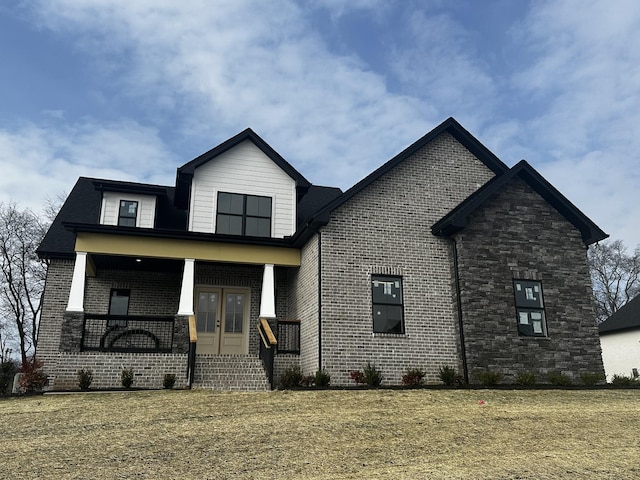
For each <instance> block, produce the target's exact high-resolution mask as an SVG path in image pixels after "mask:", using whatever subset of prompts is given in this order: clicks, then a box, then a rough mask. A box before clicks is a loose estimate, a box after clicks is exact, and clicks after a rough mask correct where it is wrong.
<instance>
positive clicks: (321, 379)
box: [315, 370, 331, 388]
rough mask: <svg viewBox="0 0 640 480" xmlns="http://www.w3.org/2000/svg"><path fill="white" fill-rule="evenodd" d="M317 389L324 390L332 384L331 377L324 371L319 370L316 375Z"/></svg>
mask: <svg viewBox="0 0 640 480" xmlns="http://www.w3.org/2000/svg"><path fill="white" fill-rule="evenodd" d="M315 383H316V387H320V388H324V387H328V386H329V384H330V383H331V375H329V374H328V373H327V372H325V371H324V370H318V371H317V372H316V375H315Z"/></svg>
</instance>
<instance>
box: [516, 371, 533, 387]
mask: <svg viewBox="0 0 640 480" xmlns="http://www.w3.org/2000/svg"><path fill="white" fill-rule="evenodd" d="M516 383H517V384H518V385H524V386H528V387H530V386H531V385H535V384H536V376H535V374H534V373H532V372H520V373H518V375H517V376H516Z"/></svg>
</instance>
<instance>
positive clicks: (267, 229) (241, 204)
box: [216, 192, 271, 237]
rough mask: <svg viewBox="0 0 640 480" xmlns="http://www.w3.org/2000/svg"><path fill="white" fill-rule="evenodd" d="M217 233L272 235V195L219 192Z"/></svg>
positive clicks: (250, 235) (252, 235) (256, 235)
mask: <svg viewBox="0 0 640 480" xmlns="http://www.w3.org/2000/svg"><path fill="white" fill-rule="evenodd" d="M216 233H222V234H226V235H245V236H249V237H270V236H271V197H261V196H257V195H244V194H238V193H225V192H219V193H218V212H217V215H216Z"/></svg>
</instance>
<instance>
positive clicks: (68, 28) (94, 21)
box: [37, 0, 441, 187]
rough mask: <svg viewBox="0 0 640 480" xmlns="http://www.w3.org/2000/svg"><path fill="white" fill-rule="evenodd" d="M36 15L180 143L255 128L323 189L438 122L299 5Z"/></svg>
mask: <svg viewBox="0 0 640 480" xmlns="http://www.w3.org/2000/svg"><path fill="white" fill-rule="evenodd" d="M350 8H353V7H350ZM37 14H38V15H39V18H40V21H42V22H44V23H45V25H48V26H49V28H52V29H55V30H57V31H59V32H67V34H71V35H80V44H81V45H84V47H83V48H86V49H91V50H92V53H93V54H94V55H96V56H97V57H98V58H102V59H103V60H102V61H103V62H104V61H108V62H109V63H111V64H112V65H111V67H110V69H111V71H113V72H117V73H118V74H117V75H114V78H113V81H114V82H116V83H117V84H118V85H119V92H118V94H119V95H124V96H127V97H128V98H130V99H131V100H132V101H133V100H135V101H136V102H143V103H144V104H145V105H146V106H150V105H152V106H155V111H156V114H157V116H158V118H159V120H158V124H159V125H161V126H162V124H163V120H162V118H165V119H166V118H168V117H171V118H172V121H175V124H176V125H179V126H178V127H177V128H178V129H179V130H178V132H176V133H175V135H178V136H184V137H189V138H191V139H194V138H197V139H199V140H200V142H202V147H203V148H204V149H206V148H210V147H211V146H213V144H215V143H217V142H219V141H222V140H224V139H225V138H227V137H229V136H231V135H233V134H235V133H237V132H238V131H240V130H241V129H244V128H245V127H247V126H251V127H252V128H254V129H255V130H256V131H257V132H258V133H259V134H260V135H262V136H263V137H264V138H265V139H266V140H267V141H268V142H269V143H270V144H272V145H273V146H274V148H276V149H277V150H278V151H279V152H280V153H281V154H282V155H283V156H285V158H287V159H288V160H289V161H291V162H292V163H293V164H294V165H296V167H298V168H299V169H300V170H301V171H302V172H303V173H304V174H305V175H307V176H308V177H309V178H310V179H311V180H312V181H314V182H316V183H327V184H333V185H340V186H343V187H348V186H350V185H351V184H352V183H354V182H355V181H356V180H357V179H358V178H360V177H362V176H364V175H365V174H366V173H368V172H369V171H370V170H372V169H373V168H374V167H375V166H377V165H378V164H379V163H381V162H382V161H383V160H385V159H386V158H389V157H390V156H391V155H393V154H395V153H397V151H399V150H400V149H401V148H402V147H404V146H406V145H408V144H409V143H411V142H412V141H413V140H415V139H416V138H418V137H419V136H420V135H422V134H424V133H425V132H426V130H427V129H428V128H430V127H432V126H433V125H434V124H435V121H434V122H427V121H425V119H424V115H423V112H422V105H421V103H420V102H419V101H416V100H415V99H412V98H410V97H407V96H403V95H393V94H390V93H389V91H388V89H387V85H386V84H385V79H384V77H382V76H380V75H378V74H375V73H373V72H371V71H370V70H369V69H368V68H366V65H364V64H363V63H362V61H361V60H360V59H359V58H358V57H357V56H353V55H351V56H336V55H334V54H332V53H330V51H329V49H328V48H327V45H326V43H325V41H324V40H323V39H322V38H321V37H320V35H319V34H318V33H317V31H316V30H315V29H314V28H313V26H312V25H311V24H310V20H309V18H308V17H307V16H305V12H304V11H303V10H301V9H300V8H299V7H298V6H297V4H295V3H294V2H289V1H273V2H239V1H236V0H234V1H226V2H225V1H219V2H216V4H215V8H211V6H210V4H209V3H208V2H180V3H176V2H173V1H171V2H162V1H157V0H154V1H146V2H145V1H142V0H140V1H136V2H129V1H103V2H99V1H98V2H91V3H90V4H87V3H78V2H72V1H69V0H58V1H53V2H43V3H40V4H39V7H38V9H37ZM104 59H107V60H104ZM107 70H108V69H107ZM109 80H111V78H109ZM429 120H431V119H429ZM437 120H441V119H437ZM205 139H206V141H208V142H210V143H209V145H205V143H204V142H205ZM353 145H358V148H354V147H353ZM338 159H339V160H338ZM185 161H186V160H185ZM329 165H331V167H328V166H329Z"/></svg>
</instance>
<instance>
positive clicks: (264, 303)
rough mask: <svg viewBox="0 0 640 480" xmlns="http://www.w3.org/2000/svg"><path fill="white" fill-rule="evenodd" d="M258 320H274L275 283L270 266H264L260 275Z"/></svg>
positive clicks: (271, 266)
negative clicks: (260, 293)
mask: <svg viewBox="0 0 640 480" xmlns="http://www.w3.org/2000/svg"><path fill="white" fill-rule="evenodd" d="M260 318H276V282H275V279H274V274H273V265H272V264H266V265H265V266H264V273H263V274H262V296H261V297H260Z"/></svg>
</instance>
